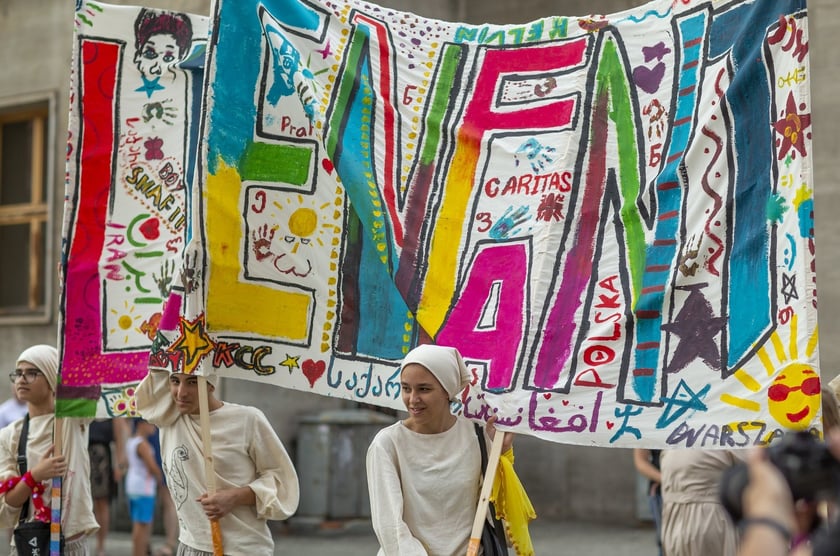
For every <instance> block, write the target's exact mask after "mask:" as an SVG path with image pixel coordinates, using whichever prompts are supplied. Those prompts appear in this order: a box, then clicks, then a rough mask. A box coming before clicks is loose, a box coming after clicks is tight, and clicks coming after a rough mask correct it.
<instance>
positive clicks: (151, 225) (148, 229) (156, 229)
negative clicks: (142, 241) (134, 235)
mask: <svg viewBox="0 0 840 556" xmlns="http://www.w3.org/2000/svg"><path fill="white" fill-rule="evenodd" d="M140 233H141V234H143V237H144V238H146V239H148V240H150V241H152V240H155V239H157V238H159V237H160V220H158V219H157V218H149V219H148V220H146V221H145V222H143V223H142V224H140Z"/></svg>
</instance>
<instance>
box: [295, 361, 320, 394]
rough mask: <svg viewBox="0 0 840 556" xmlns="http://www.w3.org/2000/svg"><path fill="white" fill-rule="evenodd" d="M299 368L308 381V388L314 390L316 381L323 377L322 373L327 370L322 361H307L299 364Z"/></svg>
mask: <svg viewBox="0 0 840 556" xmlns="http://www.w3.org/2000/svg"><path fill="white" fill-rule="evenodd" d="M300 368H301V370H302V371H303V376H305V377H306V380H308V381H309V386H310V387H312V388H314V387H315V383H316V382H318V379H319V378H321V377H322V376H324V371H326V370H327V364H326V363H324V362H323V361H313V360H312V359H307V360H306V361H304V362H303V363H302V364H301V366H300Z"/></svg>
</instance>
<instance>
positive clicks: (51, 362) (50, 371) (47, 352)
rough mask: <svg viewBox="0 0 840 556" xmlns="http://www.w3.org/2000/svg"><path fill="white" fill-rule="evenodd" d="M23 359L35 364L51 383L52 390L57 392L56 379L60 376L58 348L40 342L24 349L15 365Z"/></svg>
mask: <svg viewBox="0 0 840 556" xmlns="http://www.w3.org/2000/svg"><path fill="white" fill-rule="evenodd" d="M21 361H26V362H27V363H29V364H30V365H34V366H35V367H36V368H37V369H38V370H39V371H41V372H42V373H44V377H46V379H47V383H48V384H49V385H50V390H52V391H53V392H55V381H56V380H57V377H58V350H57V349H55V348H54V347H52V346H48V345H46V344H38V345H36V346H32V347H29V348H26V349H25V350H23V353H21V354H20V356H18V358H17V362H16V363H15V366H17V365H19V364H20V362H21Z"/></svg>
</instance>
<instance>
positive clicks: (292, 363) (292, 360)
mask: <svg viewBox="0 0 840 556" xmlns="http://www.w3.org/2000/svg"><path fill="white" fill-rule="evenodd" d="M299 360H300V355H295V356H294V357H292V356H291V355H289V354H288V353H287V354H286V359H285V360H284V361H283V362H281V363H280V365H281V366H283V367H287V368H288V369H289V372H290V373H291V372H292V369H299V368H300V365H298V361H299Z"/></svg>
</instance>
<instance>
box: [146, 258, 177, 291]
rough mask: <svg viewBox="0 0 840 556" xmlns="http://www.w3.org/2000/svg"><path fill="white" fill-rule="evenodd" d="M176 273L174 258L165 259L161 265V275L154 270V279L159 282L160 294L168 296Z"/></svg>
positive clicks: (156, 282)
mask: <svg viewBox="0 0 840 556" xmlns="http://www.w3.org/2000/svg"><path fill="white" fill-rule="evenodd" d="M174 274H175V261H173V260H172V259H170V260H167V261H164V262H163V264H161V265H160V276H159V277H158V275H157V274H155V273H154V272H152V279H153V280H154V281H155V284H157V287H158V291H159V292H160V296H161V297H163V298H166V296H168V295H169V286H171V285H172V276H173V275H174Z"/></svg>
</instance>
